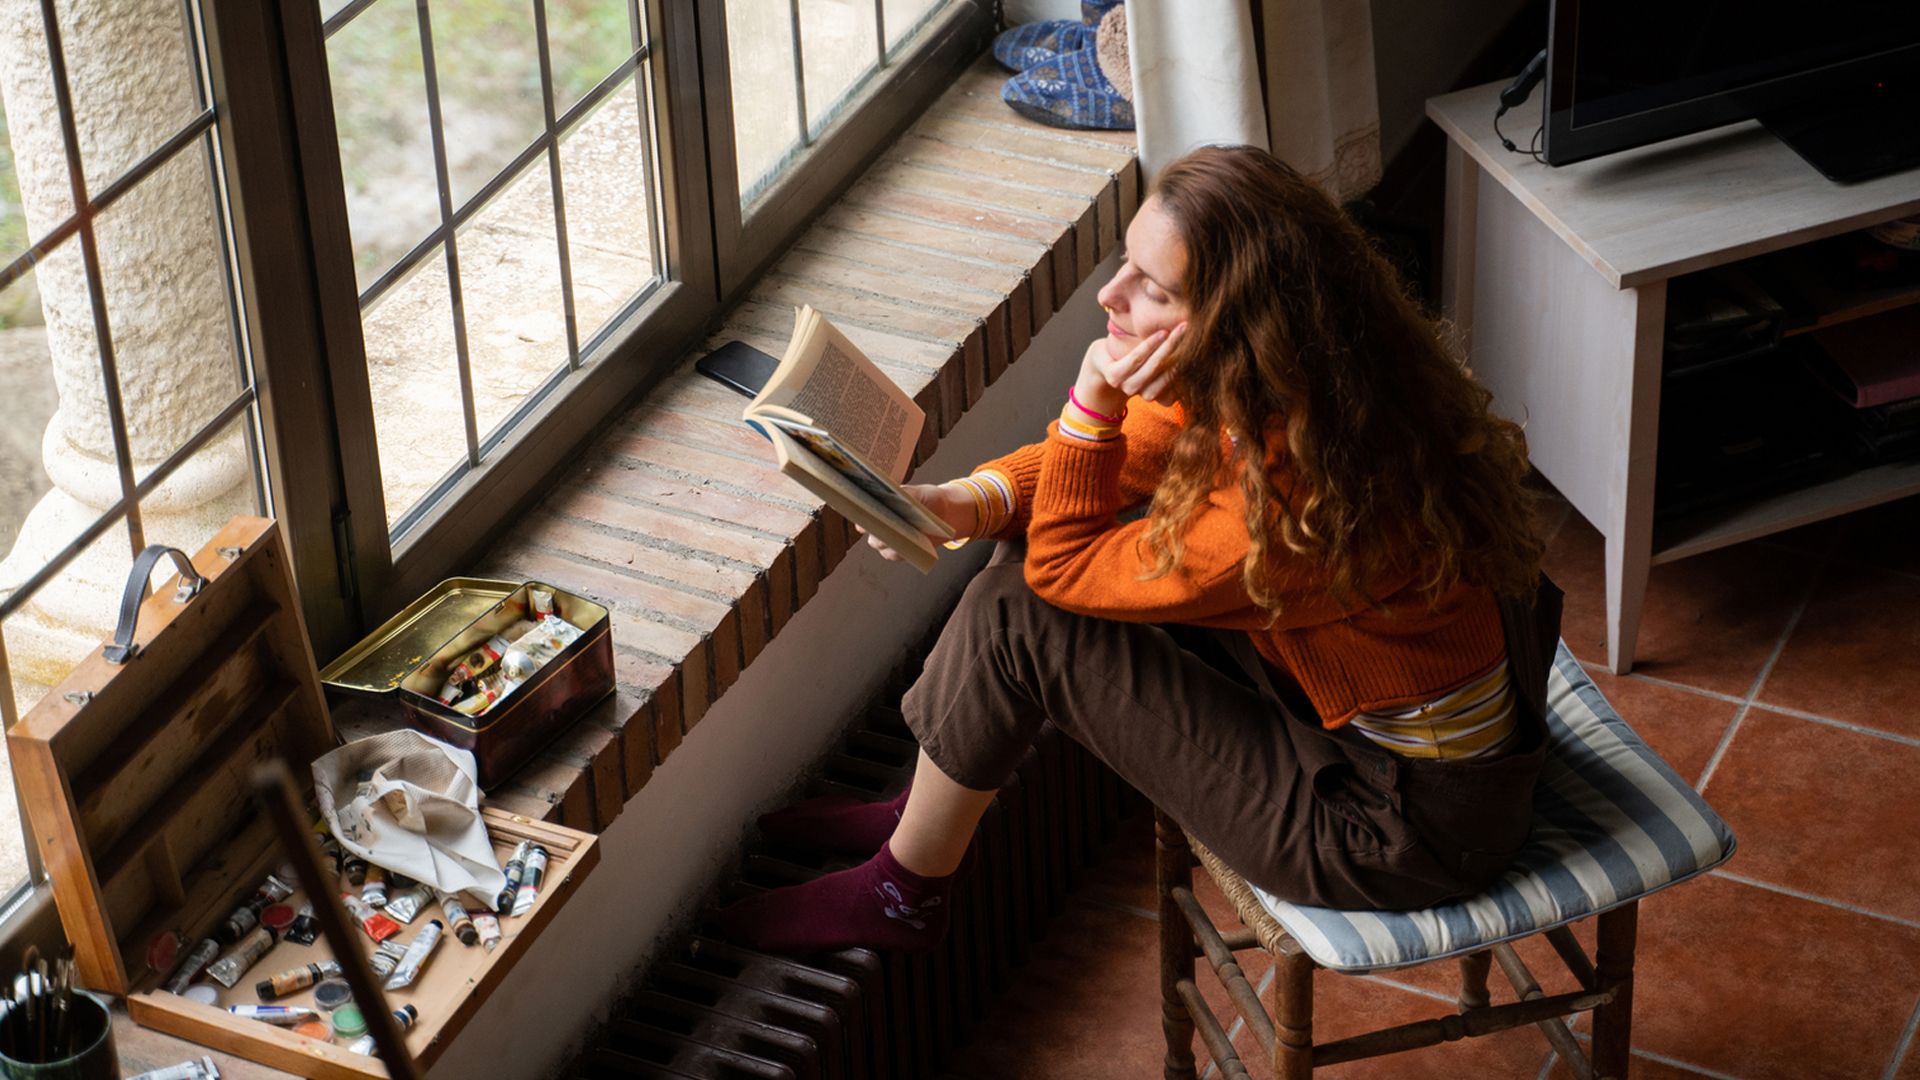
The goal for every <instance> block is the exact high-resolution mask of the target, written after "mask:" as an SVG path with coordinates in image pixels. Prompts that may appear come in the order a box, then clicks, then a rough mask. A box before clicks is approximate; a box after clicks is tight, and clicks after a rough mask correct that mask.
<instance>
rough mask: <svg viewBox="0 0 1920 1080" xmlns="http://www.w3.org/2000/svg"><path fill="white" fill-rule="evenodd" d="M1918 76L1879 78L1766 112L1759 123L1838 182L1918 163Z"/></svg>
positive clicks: (1864, 178) (1865, 177)
mask: <svg viewBox="0 0 1920 1080" xmlns="http://www.w3.org/2000/svg"><path fill="white" fill-rule="evenodd" d="M1916 116H1920V78H1916V77H1912V76H1909V77H1908V78H1906V79H1905V80H1904V81H1884V82H1883V81H1875V82H1868V83H1863V84H1862V85H1860V86H1857V87H1853V88H1851V89H1849V90H1843V91H1842V92H1840V93H1838V94H1835V95H1832V96H1829V97H1824V98H1821V99H1819V100H1817V101H1806V102H1801V103H1800V104H1797V105H1793V106H1791V107H1788V108H1784V109H1780V110H1777V111H1774V112H1769V113H1763V114H1761V116H1760V122H1761V123H1762V124H1764V125H1765V126H1766V129H1767V130H1768V131H1771V132H1773V134H1774V136H1775V137H1776V138H1778V139H1779V140H1780V141H1781V142H1783V143H1786V144H1787V145H1788V146H1789V147H1792V148H1793V152H1794V153H1796V154H1799V155H1800V156H1801V157H1802V158H1804V159H1806V162H1807V164H1809V165H1812V166H1813V167H1814V168H1816V169H1818V170H1820V175H1822V176H1824V177H1826V178H1827V179H1829V180H1833V181H1837V182H1839V183H1854V182H1856V181H1860V180H1871V179H1873V178H1874V177H1876V176H1886V175H1887V174H1889V173H1896V172H1901V171H1903V170H1907V169H1912V168H1914V167H1916V166H1920V123H1915V122H1914V117H1916Z"/></svg>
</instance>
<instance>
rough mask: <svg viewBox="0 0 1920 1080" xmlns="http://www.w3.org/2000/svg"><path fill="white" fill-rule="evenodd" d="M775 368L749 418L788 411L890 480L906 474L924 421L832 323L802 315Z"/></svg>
mask: <svg viewBox="0 0 1920 1080" xmlns="http://www.w3.org/2000/svg"><path fill="white" fill-rule="evenodd" d="M780 366H781V370H780V371H779V372H777V373H776V375H775V377H774V379H773V380H772V381H770V382H769V383H768V386H767V388H766V390H764V391H762V392H761V395H760V396H759V397H758V398H755V399H754V402H753V404H752V405H751V406H749V407H748V409H747V412H748V414H749V415H751V414H752V412H753V411H754V409H755V408H757V407H759V406H762V405H774V406H781V407H784V408H786V409H790V410H792V411H793V412H794V413H797V414H799V415H800V416H803V417H805V418H806V419H807V420H808V422H810V423H812V424H813V425H814V426H816V427H821V428H825V429H827V430H828V431H831V432H832V433H833V435H834V438H836V439H837V440H839V442H840V443H841V445H843V446H845V447H846V448H847V449H849V450H852V451H853V452H854V453H855V454H858V455H859V456H860V457H861V459H863V460H865V461H867V462H870V463H872V465H873V466H874V468H876V469H878V470H880V471H882V472H884V473H886V475H887V477H888V478H889V479H891V480H896V481H897V480H899V479H900V478H902V477H904V476H905V475H906V474H907V467H908V465H910V464H911V463H912V461H913V448H914V445H915V444H916V443H917V442H918V441H919V439H920V428H921V425H923V424H924V423H926V414H925V413H923V412H921V411H920V408H919V406H917V405H915V404H914V403H913V399H911V398H909V397H907V395H906V393H905V392H904V391H902V390H901V389H900V387H899V386H897V385H895V384H894V381H893V380H892V379H889V378H888V377H887V376H886V373H885V372H882V371H881V370H880V369H879V368H877V367H875V366H874V364H873V361H871V360H868V359H867V358H866V356H865V355H864V354H863V353H861V351H860V350H859V348H858V347H857V346H855V345H854V344H853V342H851V341H849V340H847V337H846V335H844V334H842V333H841V332H840V331H839V330H838V329H836V328H835V327H834V326H833V324H832V323H829V322H828V321H827V320H826V319H825V318H822V317H821V316H820V315H819V314H818V313H817V312H815V311H814V310H813V309H812V308H810V307H809V308H803V309H801V312H800V315H799V318H798V319H797V320H796V323H795V327H794V347H790V348H789V349H788V352H787V355H786V357H785V358H784V359H782V361H781V364H780Z"/></svg>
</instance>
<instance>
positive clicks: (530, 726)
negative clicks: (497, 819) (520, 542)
mask: <svg viewBox="0 0 1920 1080" xmlns="http://www.w3.org/2000/svg"><path fill="white" fill-rule="evenodd" d="M534 589H539V590H542V591H545V592H551V593H552V594H553V598H554V612H555V614H557V615H559V616H560V617H561V618H562V619H565V620H566V621H568V622H570V623H572V624H573V625H575V626H577V627H579V628H580V631H581V633H580V637H579V638H578V639H577V640H576V641H574V642H573V643H572V644H570V645H568V646H567V647H566V648H565V649H563V650H562V651H561V652H560V654H559V655H558V656H556V657H554V658H553V659H552V660H550V661H548V662H547V663H546V664H544V665H543V666H541V668H540V669H539V670H538V671H535V672H534V673H533V676H532V677H531V678H529V679H527V681H526V682H524V683H521V684H520V685H519V686H518V687H516V688H515V689H514V690H513V691H512V692H511V693H509V694H507V695H505V696H504V697H502V698H501V699H500V700H499V701H497V702H495V703H494V705H493V707H492V708H490V709H488V710H487V711H486V712H485V713H482V714H481V715H479V716H467V715H465V714H463V713H460V712H458V711H456V710H454V709H452V708H449V707H448V706H446V705H442V704H441V703H440V700H439V699H438V698H437V697H436V696H435V692H436V691H438V690H439V688H440V686H441V684H442V683H444V682H445V681H446V678H447V673H448V672H449V671H450V670H452V668H453V667H454V665H456V664H458V663H459V662H460V660H461V658H462V657H464V656H466V655H467V654H468V653H470V652H472V651H473V650H474V649H476V648H478V647H479V646H480V645H482V644H484V643H485V642H486V641H487V640H488V639H489V638H491V637H493V636H494V635H495V634H498V633H500V632H502V631H503V630H505V629H507V628H508V627H509V626H512V625H513V624H514V623H516V622H519V621H521V620H523V619H527V618H528V610H529V602H528V593H529V592H531V591H532V590H534ZM320 679H321V681H322V682H324V683H326V684H327V685H328V686H330V687H332V688H334V689H335V690H340V691H344V692H346V693H350V694H361V695H368V696H373V697H380V698H395V699H398V701H399V703H400V704H401V706H403V707H404V708H405V710H406V713H407V720H408V722H409V723H411V724H412V725H413V726H414V727H416V728H418V729H420V730H421V731H423V732H425V733H426V734H428V735H431V736H433V737H434V738H436V739H439V740H441V741H442V742H446V743H449V744H451V745H453V746H458V747H461V748H463V749H466V750H471V751H472V752H473V756H474V760H475V761H476V762H477V763H478V764H479V767H480V786H481V787H483V788H487V787H492V786H493V785H494V784H497V783H499V782H500V781H502V780H504V779H506V778H507V777H509V776H512V775H513V773H514V772H515V771H516V770H518V769H519V768H520V766H522V765H524V764H526V762H527V760H528V759H529V758H531V757H533V755H534V754H536V753H539V752H540V750H541V749H542V748H543V747H545V746H546V745H547V744H548V743H550V742H552V741H553V740H554V739H555V738H557V737H558V736H559V735H560V733H561V732H563V731H565V730H566V728H567V725H569V724H571V723H572V722H573V721H575V720H577V719H578V718H579V717H580V715H581V714H582V713H584V712H585V711H586V710H587V709H588V708H589V707H590V706H592V705H593V704H594V703H595V702H597V701H599V700H600V699H601V698H603V697H606V696H607V695H608V694H610V693H612V692H613V628H612V619H611V618H609V616H608V612H607V609H606V608H604V607H602V606H600V605H599V604H596V603H594V602H593V601H591V600H587V599H583V598H582V597H579V596H576V595H574V594H573V593H570V592H568V591H566V590H565V589H561V588H557V587H555V586H552V585H548V584H546V583H545V582H537V581H528V582H513V581H495V580H490V579H487V578H448V579H447V580H445V581H443V582H441V583H440V584H438V585H436V586H434V587H433V588H432V589H431V590H429V591H428V592H427V594H426V595H425V596H422V597H421V598H420V599H418V600H415V601H414V602H413V603H412V604H409V605H408V606H407V607H406V608H405V609H404V610H402V611H401V612H400V613H399V614H397V615H395V616H394V617H393V618H391V619H388V620H387V621H386V622H385V623H384V624H383V625H382V626H381V627H380V629H378V630H375V631H374V632H373V633H371V634H369V635H367V636H366V637H365V638H363V639H361V641H360V643H359V644H357V645H355V646H354V647H353V648H351V649H348V650H347V651H346V652H345V653H343V654H341V656H340V657H339V659H337V660H335V661H334V662H333V663H331V664H328V665H327V667H326V669H325V670H323V671H321V672H320Z"/></svg>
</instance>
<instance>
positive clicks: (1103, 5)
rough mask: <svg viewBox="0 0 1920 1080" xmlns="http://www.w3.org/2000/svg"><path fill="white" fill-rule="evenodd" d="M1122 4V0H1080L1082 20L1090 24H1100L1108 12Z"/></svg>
mask: <svg viewBox="0 0 1920 1080" xmlns="http://www.w3.org/2000/svg"><path fill="white" fill-rule="evenodd" d="M1120 4H1121V0H1080V21H1081V22H1083V23H1086V24H1087V25H1088V26H1099V25H1100V20H1101V19H1102V18H1105V17H1106V14H1107V12H1109V11H1112V10H1113V9H1114V8H1117V7H1119V6H1120Z"/></svg>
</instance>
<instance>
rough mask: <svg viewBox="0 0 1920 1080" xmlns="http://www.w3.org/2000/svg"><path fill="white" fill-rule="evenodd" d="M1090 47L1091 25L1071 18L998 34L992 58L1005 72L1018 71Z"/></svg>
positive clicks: (1029, 25) (1028, 25) (1033, 24)
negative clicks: (1065, 53) (1064, 53)
mask: <svg viewBox="0 0 1920 1080" xmlns="http://www.w3.org/2000/svg"><path fill="white" fill-rule="evenodd" d="M1091 44H1093V26H1091V25H1088V24H1086V23H1077V22H1074V21H1073V20H1072V19H1049V20H1048V21H1046V22H1036V23H1021V24H1020V25H1019V26H1010V27H1008V28H1007V29H1005V30H1002V31H1000V36H998V37H996V38H994V39H993V58H994V59H995V60H997V61H999V63H1000V66H1001V67H1003V68H1006V69H1007V70H1008V71H1013V72H1020V71H1025V70H1027V69H1028V68H1030V67H1032V66H1033V65H1035V64H1039V63H1043V62H1045V61H1048V60H1051V59H1053V58H1054V57H1056V56H1058V55H1060V54H1061V53H1063V52H1073V51H1075V50H1078V49H1084V48H1086V47H1087V46H1089V45H1091Z"/></svg>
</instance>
